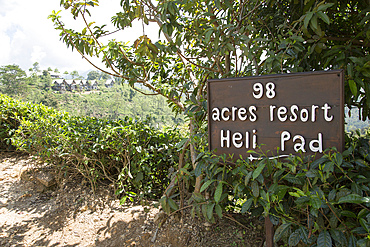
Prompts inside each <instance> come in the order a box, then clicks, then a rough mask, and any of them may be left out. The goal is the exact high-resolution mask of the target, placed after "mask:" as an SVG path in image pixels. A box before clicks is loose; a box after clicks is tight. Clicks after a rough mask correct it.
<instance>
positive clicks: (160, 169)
mask: <svg viewBox="0 0 370 247" xmlns="http://www.w3.org/2000/svg"><path fill="white" fill-rule="evenodd" d="M0 105H1V108H0V116H1V118H0V130H1V140H2V141H3V142H4V143H3V142H2V143H1V145H2V146H1V147H2V148H3V147H5V145H6V144H10V143H9V142H8V141H9V140H11V144H12V145H14V146H16V147H17V148H18V149H19V150H23V151H26V152H28V153H31V154H33V155H38V156H39V157H41V158H42V159H43V160H45V161H48V162H50V163H52V164H53V168H54V169H55V170H56V171H57V172H58V173H59V175H60V176H64V174H69V175H70V174H74V173H78V174H82V175H83V176H84V177H85V178H86V179H87V180H88V181H89V182H90V183H91V185H92V187H93V188H94V187H95V185H96V183H97V182H99V181H100V182H103V181H108V182H109V183H113V185H115V186H116V188H118V189H119V190H118V191H117V193H121V194H122V197H123V198H126V196H128V195H134V194H140V195H141V196H144V195H145V196H147V197H151V198H158V197H160V196H161V195H162V193H163V190H164V189H165V188H166V186H167V184H168V183H169V181H168V180H169V179H170V177H168V176H167V175H168V171H169V170H170V169H172V170H174V169H176V167H177V163H178V153H177V149H176V147H175V145H176V143H178V142H179V140H180V133H179V130H178V129H177V128H172V127H167V128H164V129H162V130H158V129H156V128H154V127H152V126H151V125H150V124H148V122H146V121H134V120H133V119H131V118H128V117H127V118H125V119H124V120H116V121H114V120H106V119H98V118H94V117H77V116H70V114H68V113H66V112H58V111H56V110H54V109H53V108H49V107H46V106H44V105H42V104H32V103H23V102H21V101H17V100H13V99H12V98H9V97H7V96H5V95H1V94H0Z"/></svg>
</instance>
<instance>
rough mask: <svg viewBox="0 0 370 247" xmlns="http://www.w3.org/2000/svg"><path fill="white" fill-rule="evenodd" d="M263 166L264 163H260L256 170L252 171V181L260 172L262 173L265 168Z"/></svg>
mask: <svg viewBox="0 0 370 247" xmlns="http://www.w3.org/2000/svg"><path fill="white" fill-rule="evenodd" d="M265 166H266V163H264V162H261V163H260V164H259V165H258V167H257V168H256V170H254V171H253V175H252V178H253V180H254V179H256V178H257V177H258V176H259V175H260V174H261V172H262V171H263V168H265Z"/></svg>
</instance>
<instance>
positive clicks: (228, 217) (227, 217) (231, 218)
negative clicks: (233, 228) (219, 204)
mask: <svg viewBox="0 0 370 247" xmlns="http://www.w3.org/2000/svg"><path fill="white" fill-rule="evenodd" d="M223 216H224V217H225V218H226V219H229V220H231V221H234V222H235V223H237V224H238V225H240V226H242V227H244V228H245V229H248V227H246V226H245V225H243V224H242V223H240V222H239V221H237V220H236V219H234V218H233V217H230V216H227V215H226V214H223Z"/></svg>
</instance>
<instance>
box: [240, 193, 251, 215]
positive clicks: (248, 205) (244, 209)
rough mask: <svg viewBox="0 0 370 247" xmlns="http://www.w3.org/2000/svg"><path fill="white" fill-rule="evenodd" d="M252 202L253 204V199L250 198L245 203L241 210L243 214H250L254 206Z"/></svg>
mask: <svg viewBox="0 0 370 247" xmlns="http://www.w3.org/2000/svg"><path fill="white" fill-rule="evenodd" d="M252 202H253V198H252V197H251V198H249V199H248V200H247V201H246V202H244V203H243V206H242V209H241V211H240V212H241V213H245V212H248V211H249V209H250V208H251V206H252Z"/></svg>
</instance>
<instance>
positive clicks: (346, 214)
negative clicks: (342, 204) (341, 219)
mask: <svg viewBox="0 0 370 247" xmlns="http://www.w3.org/2000/svg"><path fill="white" fill-rule="evenodd" d="M340 214H341V215H342V216H345V217H351V218H356V214H355V213H353V212H352V211H347V210H343V211H341V212H340Z"/></svg>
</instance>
